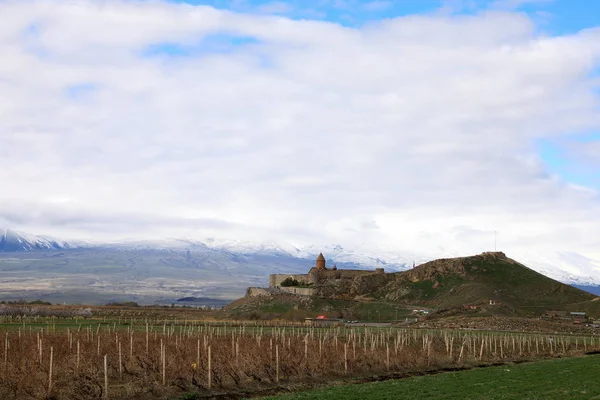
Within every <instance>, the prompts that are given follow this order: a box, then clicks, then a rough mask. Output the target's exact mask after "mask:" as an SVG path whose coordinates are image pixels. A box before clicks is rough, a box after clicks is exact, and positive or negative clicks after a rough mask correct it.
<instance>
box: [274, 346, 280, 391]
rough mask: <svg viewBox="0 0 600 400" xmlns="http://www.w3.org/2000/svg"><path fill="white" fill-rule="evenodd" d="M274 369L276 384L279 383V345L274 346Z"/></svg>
mask: <svg viewBox="0 0 600 400" xmlns="http://www.w3.org/2000/svg"><path fill="white" fill-rule="evenodd" d="M275 369H276V377H275V380H276V382H279V345H278V344H276V345H275Z"/></svg>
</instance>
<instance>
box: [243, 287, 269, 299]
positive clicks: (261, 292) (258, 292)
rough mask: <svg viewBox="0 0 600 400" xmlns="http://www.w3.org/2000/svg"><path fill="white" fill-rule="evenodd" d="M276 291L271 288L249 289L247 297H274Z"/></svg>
mask: <svg viewBox="0 0 600 400" xmlns="http://www.w3.org/2000/svg"><path fill="white" fill-rule="evenodd" d="M273 294H275V290H273V289H271V288H261V287H249V288H248V289H246V297H258V296H272V295H273Z"/></svg>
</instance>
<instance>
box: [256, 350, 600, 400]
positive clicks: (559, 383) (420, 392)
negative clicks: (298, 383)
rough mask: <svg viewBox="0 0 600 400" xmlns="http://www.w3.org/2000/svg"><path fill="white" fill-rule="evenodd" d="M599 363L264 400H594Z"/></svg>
mask: <svg viewBox="0 0 600 400" xmlns="http://www.w3.org/2000/svg"><path fill="white" fill-rule="evenodd" d="M599 362H600V356H586V357H577V358H568V359H554V360H545V361H539V362H535V363H528V364H518V365H503V366H497V367H489V368H479V369H473V370H468V371H460V372H452V373H444V374H439V375H431V376H421V377H414V378H409V379H403V380H394V381H385V382H376V383H368V384H360V385H346V386H340V387H334V388H329V389H324V390H317V391H312V392H304V393H295V394H290V395H282V396H277V397H272V398H270V399H279V400H292V399H315V400H329V399H331V400H334V399H335V400H340V399H345V400H351V399H357V400H358V399H360V400H365V399H378V400H381V399H390V400H391V399H394V400H395V399H416V400H419V399H438V400H439V399H442V400H463V399H487V400H508V399H515V400H516V399H519V400H525V399H531V400H533V399H540V400H541V399H555V400H560V399H565V400H578V399H581V400H583V399H586V400H588V399H600V380H598V377H597V372H598V363H599ZM265 400H267V399H265Z"/></svg>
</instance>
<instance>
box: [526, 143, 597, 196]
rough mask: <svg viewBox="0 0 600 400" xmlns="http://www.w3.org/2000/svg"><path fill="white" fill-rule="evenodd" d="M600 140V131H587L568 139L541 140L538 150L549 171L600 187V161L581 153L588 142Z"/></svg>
mask: <svg viewBox="0 0 600 400" xmlns="http://www.w3.org/2000/svg"><path fill="white" fill-rule="evenodd" d="M598 141H600V133H587V134H583V135H578V136H573V137H571V138H570V139H569V140H568V141H567V140H539V141H538V142H537V143H536V149H537V152H538V154H539V156H540V158H541V159H542V161H543V162H544V163H545V165H546V167H547V169H548V171H549V172H550V173H551V174H553V175H556V176H558V177H559V178H560V179H562V180H564V181H566V182H570V183H574V184H577V185H581V186H587V187H591V188H596V189H600V170H598V165H599V163H598V162H597V160H596V162H595V160H591V159H590V158H589V157H586V156H585V155H582V154H581V150H582V146H583V147H585V144H586V143H593V142H598Z"/></svg>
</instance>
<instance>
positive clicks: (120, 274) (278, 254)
mask: <svg viewBox="0 0 600 400" xmlns="http://www.w3.org/2000/svg"><path fill="white" fill-rule="evenodd" d="M320 252H323V253H324V254H325V255H326V257H327V260H328V263H336V264H337V265H338V267H340V268H350V269H371V268H376V267H377V268H381V267H382V268H385V269H386V271H389V272H393V271H404V270H407V269H410V268H411V267H412V266H413V264H416V265H419V264H423V263H425V262H428V261H431V260H434V259H438V258H447V257H453V256H457V254H452V253H451V252H439V251H438V252H437V253H432V254H430V255H425V256H424V255H419V254H412V253H407V252H402V253H400V252H398V251H394V250H393V249H376V250H373V249H362V248H360V247H358V248H353V249H348V248H346V247H344V246H340V245H329V246H321V247H317V246H294V245H291V244H287V243H262V244H256V243H249V242H242V241H233V240H220V239H216V238H208V239H206V240H202V241H197V240H191V239H165V240H160V241H128V242H113V243H95V244H92V243H87V242H79V241H75V242H73V241H65V240H58V239H55V238H51V237H47V236H37V235H32V234H28V233H23V232H18V231H14V230H10V229H0V277H1V279H0V297H1V298H3V299H21V298H40V299H44V300H48V301H53V302H63V301H64V302H79V303H96V304H101V303H105V302H110V301H138V302H140V303H172V302H175V301H176V300H177V299H178V298H181V297H211V298H220V299H233V298H236V297H240V296H242V295H243V294H244V290H245V288H246V287H247V286H265V285H267V282H268V275H269V274H270V273H304V272H306V271H307V270H308V269H309V268H310V267H311V266H312V265H314V259H315V257H316V255H317V254H318V253H320ZM460 255H463V254H460ZM512 256H513V258H515V259H518V260H519V261H520V262H522V263H523V264H525V265H527V266H529V267H530V268H532V269H534V270H536V271H537V272H540V273H542V274H544V275H546V276H549V277H551V278H553V279H556V280H558V281H561V282H564V283H568V284H572V285H574V286H578V285H579V286H585V287H584V289H585V290H588V291H591V292H595V291H598V285H600V262H598V261H595V260H590V259H587V258H585V257H581V256H578V255H575V254H570V253H554V254H543V255H536V254H524V255H517V256H514V255H512Z"/></svg>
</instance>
